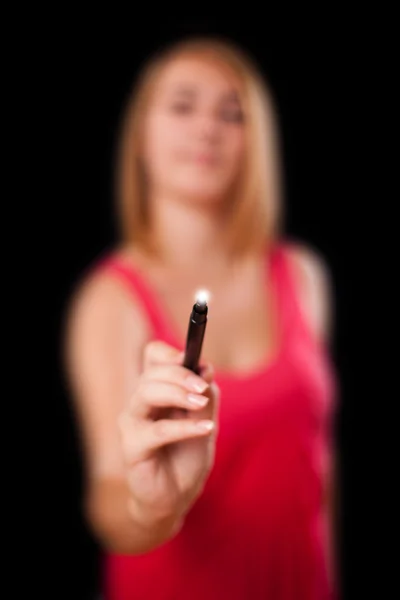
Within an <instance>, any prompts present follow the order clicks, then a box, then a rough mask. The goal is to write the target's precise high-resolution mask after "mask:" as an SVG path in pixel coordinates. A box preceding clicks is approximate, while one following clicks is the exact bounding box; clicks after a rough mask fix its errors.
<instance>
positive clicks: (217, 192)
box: [176, 178, 228, 204]
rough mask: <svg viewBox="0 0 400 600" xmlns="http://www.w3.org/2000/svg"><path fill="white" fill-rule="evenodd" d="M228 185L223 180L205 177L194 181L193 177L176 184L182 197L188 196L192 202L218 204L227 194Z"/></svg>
mask: <svg viewBox="0 0 400 600" xmlns="http://www.w3.org/2000/svg"><path fill="white" fill-rule="evenodd" d="M227 190H228V186H227V185H226V184H225V183H224V184H221V182H215V181H210V182H207V181H205V178H203V179H202V180H200V181H194V180H193V179H192V180H191V181H188V182H185V183H183V182H180V184H179V185H177V186H176V191H177V193H178V194H179V196H180V197H182V198H187V199H188V200H190V201H192V202H199V203H204V204H217V203H219V202H222V199H223V198H224V197H225V196H226V193H227Z"/></svg>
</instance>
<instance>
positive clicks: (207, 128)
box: [143, 57, 244, 202]
mask: <svg viewBox="0 0 400 600" xmlns="http://www.w3.org/2000/svg"><path fill="white" fill-rule="evenodd" d="M242 110H243V109H242V107H241V105H240V101H239V82H238V81H237V79H236V78H235V76H234V74H233V73H232V74H231V73H230V72H229V71H228V70H227V69H223V68H221V67H220V66H218V65H215V64H212V63H211V62H208V61H205V60H204V59H203V60H202V59H200V58H196V57H181V58H177V59H174V60H173V61H172V62H171V63H169V64H168V65H167V67H166V68H165V69H164V71H163V72H162V74H161V75H160V78H159V80H158V81H157V83H156V87H155V91H154V94H153V97H152V100H151V101H150V104H149V106H148V111H147V114H146V120H145V128H144V145H143V152H144V161H145V168H146V174H147V177H148V179H149V183H150V186H151V189H152V190H153V191H155V193H156V194H161V195H163V194H165V195H166V196H171V195H173V196H176V197H180V198H183V199H188V200H189V201H214V202H215V201H218V200H220V199H221V198H222V197H223V196H224V194H225V193H226V192H227V190H228V188H229V186H230V185H231V184H232V183H233V182H234V179H235V177H236V176H237V174H238V170H239V167H240V165H241V162H242V158H243V153H244V123H243V112H242Z"/></svg>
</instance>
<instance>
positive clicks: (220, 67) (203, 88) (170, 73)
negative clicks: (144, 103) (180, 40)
mask: <svg viewBox="0 0 400 600" xmlns="http://www.w3.org/2000/svg"><path fill="white" fill-rule="evenodd" d="M157 84H158V85H157V87H158V88H159V91H161V92H166V93H168V92H177V91H180V90H182V91H191V92H193V93H196V92H205V93H208V94H210V95H214V96H228V97H239V94H240V91H241V89H240V88H241V85H240V80H239V77H238V75H237V74H236V73H235V72H234V71H233V69H231V68H230V67H228V65H225V64H224V63H223V61H222V60H219V61H218V60H217V61H214V62H212V58H209V57H197V56H182V57H178V58H174V59H172V60H171V61H170V62H169V63H168V64H167V65H166V66H165V67H164V69H163V70H162V72H161V74H160V76H159V80H158V82H157Z"/></svg>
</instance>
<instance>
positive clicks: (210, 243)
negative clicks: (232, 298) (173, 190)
mask: <svg viewBox="0 0 400 600" xmlns="http://www.w3.org/2000/svg"><path fill="white" fill-rule="evenodd" d="M221 204H222V203H212V204H207V203H206V204H205V205H203V206H199V204H198V203H196V202H186V203H183V202H176V201H173V200H172V199H170V198H166V197H157V198H153V199H152V203H151V206H156V207H157V210H153V214H152V215H151V223H152V241H153V242H154V244H155V246H156V248H157V249H158V250H159V256H160V259H159V260H160V263H162V265H163V266H165V267H169V268H171V269H174V270H175V271H179V272H181V273H185V272H188V273H190V272H194V271H197V272H199V273H202V272H211V271H212V272H218V271H221V270H223V269H224V268H226V267H228V266H230V265H231V263H232V255H231V252H230V250H229V248H228V244H227V242H226V240H225V236H224V235H223V232H224V231H225V228H226V215H225V214H224V211H223V209H222V206H221Z"/></svg>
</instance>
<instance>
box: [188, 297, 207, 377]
mask: <svg viewBox="0 0 400 600" xmlns="http://www.w3.org/2000/svg"><path fill="white" fill-rule="evenodd" d="M207 299H208V294H207V292H199V293H198V294H197V297H196V304H194V305H193V309H192V312H191V314H190V319H189V327H188V332H187V337H186V349H185V358H184V360H183V366H184V367H186V368H187V369H190V370H191V371H193V372H194V373H196V374H197V375H199V360H200V354H201V348H202V345H203V339H204V333H205V330H206V325H207V313H208V306H207Z"/></svg>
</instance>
